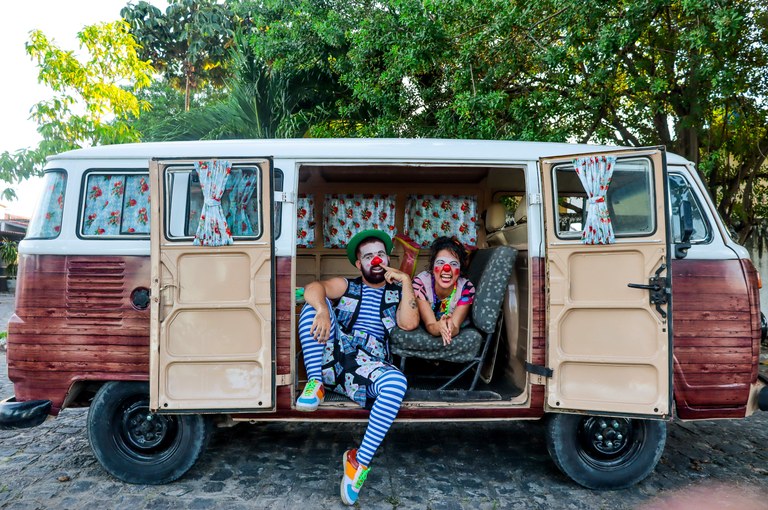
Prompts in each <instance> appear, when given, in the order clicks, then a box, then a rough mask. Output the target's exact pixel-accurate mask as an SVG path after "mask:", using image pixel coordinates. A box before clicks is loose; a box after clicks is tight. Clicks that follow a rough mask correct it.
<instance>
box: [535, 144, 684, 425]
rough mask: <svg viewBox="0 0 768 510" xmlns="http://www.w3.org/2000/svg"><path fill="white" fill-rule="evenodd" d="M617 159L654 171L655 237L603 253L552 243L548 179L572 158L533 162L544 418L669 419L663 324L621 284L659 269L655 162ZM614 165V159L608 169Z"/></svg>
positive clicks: (645, 300) (636, 292) (661, 243)
mask: <svg viewBox="0 0 768 510" xmlns="http://www.w3.org/2000/svg"><path fill="white" fill-rule="evenodd" d="M617 155H619V156H622V155H623V156H627V157H631V158H635V159H637V158H641V159H642V158H649V161H650V162H651V166H652V168H653V169H654V170H653V175H654V177H653V183H654V188H653V190H652V193H653V195H654V197H655V199H654V200H653V201H652V203H653V209H654V210H653V214H654V215H655V230H654V231H653V232H651V233H649V234H648V235H636V236H627V237H623V236H618V237H617V239H616V242H615V243H614V244H610V245H585V244H582V243H581V240H580V239H575V238H570V239H569V238H567V236H562V237H561V238H558V236H557V232H555V228H554V227H555V225H556V224H557V220H556V218H555V213H554V197H555V194H554V190H553V185H554V183H553V179H552V173H553V168H555V167H559V166H560V165H562V164H565V165H569V164H570V163H571V161H572V159H573V158H572V157H568V158H551V159H547V160H543V161H542V162H541V163H542V164H541V167H542V176H543V179H542V183H543V188H544V189H543V191H544V193H543V197H544V200H543V202H544V209H545V221H546V243H547V280H548V293H547V299H548V326H547V330H548V331H547V333H548V335H547V356H548V360H547V367H548V368H550V369H552V376H551V377H550V378H549V380H548V382H547V399H546V403H545V406H546V407H547V409H548V410H550V411H568V410H570V411H591V412H600V413H616V414H634V415H645V416H661V415H666V414H668V413H669V397H670V395H669V386H670V378H669V377H670V375H669V357H670V352H669V345H670V344H669V334H668V327H667V321H668V318H666V319H665V318H663V317H662V315H661V314H660V313H659V312H658V311H657V309H656V308H655V306H653V305H651V304H650V302H649V291H648V290H643V289H636V288H630V287H628V286H627V284H629V283H637V284H648V279H649V277H651V276H654V275H655V273H656V271H657V270H658V269H659V267H660V266H662V264H664V263H665V261H666V220H665V218H666V213H665V201H664V173H663V172H662V170H661V165H662V164H663V156H662V155H661V154H659V153H658V152H649V151H645V152H635V151H633V152H628V153H626V152H624V153H617ZM620 163H621V159H619V161H618V162H617V166H616V168H620V166H619V165H620ZM563 237H566V238H563ZM661 274H662V275H664V274H665V272H664V271H662V273H661Z"/></svg>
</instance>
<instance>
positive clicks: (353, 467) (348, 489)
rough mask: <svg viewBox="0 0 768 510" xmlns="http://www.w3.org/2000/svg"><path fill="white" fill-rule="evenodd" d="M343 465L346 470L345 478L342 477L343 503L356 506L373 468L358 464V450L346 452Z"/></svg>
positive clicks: (342, 461) (342, 460)
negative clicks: (361, 489)
mask: <svg viewBox="0 0 768 510" xmlns="http://www.w3.org/2000/svg"><path fill="white" fill-rule="evenodd" d="M341 465H342V468H343V469H344V476H342V477H341V502H342V503H344V504H345V505H354V504H355V502H357V496H359V495H360V488H361V487H362V486H363V484H364V483H365V479H366V478H368V471H370V470H371V468H369V467H365V466H363V465H362V464H360V463H359V462H357V449H353V450H347V451H346V452H344V457H342V459H341Z"/></svg>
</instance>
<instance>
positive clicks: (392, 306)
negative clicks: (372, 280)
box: [334, 276, 403, 340]
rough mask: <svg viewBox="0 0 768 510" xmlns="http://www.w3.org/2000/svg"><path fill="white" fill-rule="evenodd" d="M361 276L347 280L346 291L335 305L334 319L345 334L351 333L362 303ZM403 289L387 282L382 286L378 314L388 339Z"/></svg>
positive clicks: (393, 325) (395, 321)
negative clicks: (382, 290) (382, 292)
mask: <svg viewBox="0 0 768 510" xmlns="http://www.w3.org/2000/svg"><path fill="white" fill-rule="evenodd" d="M363 285H364V283H363V277H362V276H358V277H357V278H355V279H353V280H347V291H346V292H345V293H344V295H343V296H341V299H340V300H339V303H338V304H337V305H336V306H335V310H334V311H335V312H336V319H337V321H338V323H339V327H340V328H341V330H342V331H343V332H344V333H346V334H347V335H350V334H352V330H353V329H354V328H353V327H352V326H353V325H354V324H355V321H356V320H357V316H358V315H359V314H360V307H361V306H362V304H363ZM402 295H403V290H402V287H401V286H400V285H397V284H395V283H387V284H386V285H385V286H384V294H383V295H382V296H381V303H379V315H380V316H381V322H382V323H383V324H384V330H385V331H386V338H382V340H389V334H390V333H391V332H392V330H393V329H394V328H395V326H397V306H398V305H399V304H400V299H401V298H402Z"/></svg>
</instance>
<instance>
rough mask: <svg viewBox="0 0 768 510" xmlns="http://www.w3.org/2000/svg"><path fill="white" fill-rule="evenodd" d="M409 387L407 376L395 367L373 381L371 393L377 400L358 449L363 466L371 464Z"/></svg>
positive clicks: (358, 455) (358, 456)
mask: <svg viewBox="0 0 768 510" xmlns="http://www.w3.org/2000/svg"><path fill="white" fill-rule="evenodd" d="M407 389H408V381H406V379H405V376H404V375H403V373H402V372H400V371H399V370H396V369H394V368H393V369H391V370H387V371H386V372H384V373H383V374H381V375H380V376H379V378H378V379H376V382H374V383H373V388H372V390H373V391H372V392H371V393H372V396H373V397H376V401H375V402H374V403H373V408H372V409H371V416H370V417H369V418H368V428H367V429H365V436H363V443H362V444H361V445H360V449H358V450H357V461H358V462H359V463H360V464H362V465H363V466H370V465H371V460H372V459H373V455H374V454H375V453H376V450H377V449H378V448H379V445H380V444H381V442H382V441H383V440H384V436H385V435H386V434H387V431H389V427H390V426H391V425H392V422H393V421H395V417H396V416H397V413H398V411H400V404H401V403H402V401H403V397H404V396H405V391H406V390H407Z"/></svg>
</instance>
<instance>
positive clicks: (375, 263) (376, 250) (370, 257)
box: [358, 241, 389, 284]
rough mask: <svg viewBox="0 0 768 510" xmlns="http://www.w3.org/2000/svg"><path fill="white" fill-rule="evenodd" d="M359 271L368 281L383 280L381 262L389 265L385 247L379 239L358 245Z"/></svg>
mask: <svg viewBox="0 0 768 510" xmlns="http://www.w3.org/2000/svg"><path fill="white" fill-rule="evenodd" d="M358 262H359V263H360V271H361V272H362V273H363V278H365V279H366V281H368V283H374V284H376V283H381V282H383V281H384V273H385V270H384V268H383V267H381V264H384V265H389V257H388V256H387V248H386V246H384V243H382V242H381V241H375V242H371V243H366V244H364V245H363V246H361V247H360V256H359V258H358Z"/></svg>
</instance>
